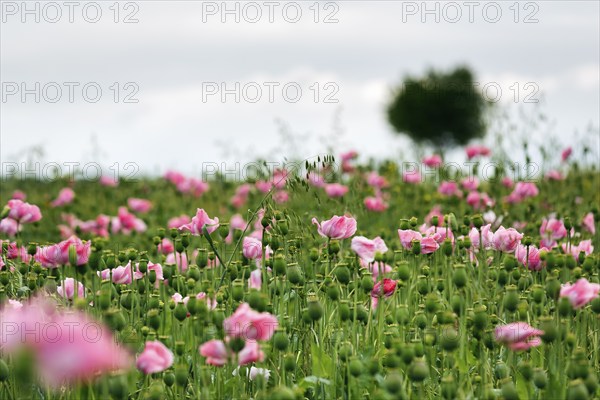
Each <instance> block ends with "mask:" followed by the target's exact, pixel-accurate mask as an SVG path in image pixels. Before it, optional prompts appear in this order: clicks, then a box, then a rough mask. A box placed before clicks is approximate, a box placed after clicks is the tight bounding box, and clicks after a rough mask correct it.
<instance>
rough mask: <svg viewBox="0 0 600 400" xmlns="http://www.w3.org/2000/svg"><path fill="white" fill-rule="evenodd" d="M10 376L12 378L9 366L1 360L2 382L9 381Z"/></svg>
mask: <svg viewBox="0 0 600 400" xmlns="http://www.w3.org/2000/svg"><path fill="white" fill-rule="evenodd" d="M9 376H10V371H9V369H8V365H6V363H5V362H4V360H3V359H1V358H0V382H5V381H7V380H8V378H9Z"/></svg>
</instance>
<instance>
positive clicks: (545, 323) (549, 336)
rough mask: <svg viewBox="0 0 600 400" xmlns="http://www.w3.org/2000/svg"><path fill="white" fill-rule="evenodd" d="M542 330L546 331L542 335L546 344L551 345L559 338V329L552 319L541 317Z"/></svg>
mask: <svg viewBox="0 0 600 400" xmlns="http://www.w3.org/2000/svg"><path fill="white" fill-rule="evenodd" d="M540 329H541V330H542V331H544V333H543V334H542V335H541V338H542V340H543V341H544V343H551V342H553V341H555V340H556V338H557V337H558V328H557V326H556V323H555V322H554V319H553V318H552V317H540Z"/></svg>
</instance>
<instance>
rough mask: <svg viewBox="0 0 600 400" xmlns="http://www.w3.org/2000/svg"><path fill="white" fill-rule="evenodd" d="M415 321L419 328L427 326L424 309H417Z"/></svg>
mask: <svg viewBox="0 0 600 400" xmlns="http://www.w3.org/2000/svg"><path fill="white" fill-rule="evenodd" d="M414 323H415V325H416V326H417V327H418V328H419V329H425V327H426V326H427V316H426V315H425V314H424V313H423V311H417V312H416V313H415V319H414Z"/></svg>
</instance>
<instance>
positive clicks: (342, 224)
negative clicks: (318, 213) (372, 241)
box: [312, 215, 356, 239]
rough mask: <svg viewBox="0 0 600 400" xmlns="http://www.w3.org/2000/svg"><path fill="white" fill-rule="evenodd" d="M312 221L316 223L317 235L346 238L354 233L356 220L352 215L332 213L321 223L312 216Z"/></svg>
mask: <svg viewBox="0 0 600 400" xmlns="http://www.w3.org/2000/svg"><path fill="white" fill-rule="evenodd" d="M312 223H313V224H315V225H317V231H318V232H319V235H321V236H323V237H327V238H330V239H347V238H349V237H350V236H352V235H354V233H356V220H355V219H354V218H352V217H346V216H341V217H340V216H337V215H334V216H333V217H332V218H331V219H329V220H326V221H321V223H319V222H318V221H317V219H316V218H313V219H312Z"/></svg>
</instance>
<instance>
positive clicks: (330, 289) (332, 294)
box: [327, 284, 341, 301]
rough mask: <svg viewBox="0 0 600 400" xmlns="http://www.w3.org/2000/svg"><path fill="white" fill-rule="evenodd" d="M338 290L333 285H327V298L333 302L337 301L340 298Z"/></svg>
mask: <svg viewBox="0 0 600 400" xmlns="http://www.w3.org/2000/svg"><path fill="white" fill-rule="evenodd" d="M340 294H341V293H340V288H339V287H338V286H337V285H335V284H332V285H329V286H327V296H328V297H329V298H330V299H331V300H333V301H337V300H338V299H339V298H340Z"/></svg>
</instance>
